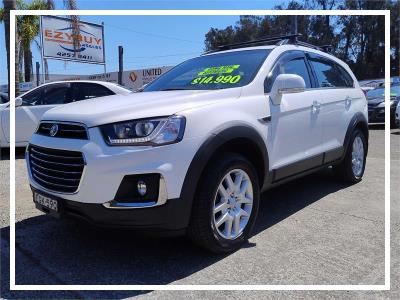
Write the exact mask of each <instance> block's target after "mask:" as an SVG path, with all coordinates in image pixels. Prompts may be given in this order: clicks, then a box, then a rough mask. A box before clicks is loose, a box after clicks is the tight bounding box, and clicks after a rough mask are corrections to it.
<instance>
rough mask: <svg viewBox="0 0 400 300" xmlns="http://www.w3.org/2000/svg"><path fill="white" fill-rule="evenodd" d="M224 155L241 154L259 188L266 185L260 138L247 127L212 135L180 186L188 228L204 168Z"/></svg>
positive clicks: (266, 164)
mask: <svg viewBox="0 0 400 300" xmlns="http://www.w3.org/2000/svg"><path fill="white" fill-rule="evenodd" d="M227 152H233V153H238V154H241V155H243V156H244V157H246V158H247V159H248V160H249V161H250V162H251V163H252V164H253V166H254V168H255V169H256V171H257V175H258V177H259V183H260V188H262V187H263V185H264V183H265V182H266V181H267V178H268V170H269V158H268V152H267V148H266V145H265V142H264V140H263V138H262V137H261V135H260V134H259V133H258V132H257V131H256V130H255V129H253V128H252V127H250V126H247V125H236V126H230V127H229V128H225V129H222V130H220V131H219V132H218V133H214V134H212V135H211V136H210V137H209V138H208V139H207V140H206V141H205V142H204V143H203V144H202V145H201V147H200V148H199V149H198V151H197V152H196V154H195V155H194V157H193V159H192V162H191V163H190V165H189V168H188V171H187V172H186V176H185V179H184V182H183V186H182V190H181V196H180V198H181V199H182V200H183V202H184V205H185V208H186V210H185V211H186V213H185V216H184V217H185V218H187V220H186V224H189V220H190V215H191V209H192V203H193V199H194V196H195V193H196V189H197V187H198V184H199V183H200V180H201V178H202V175H203V173H204V171H205V169H206V167H207V165H208V164H209V163H210V162H211V161H212V160H213V159H214V158H215V157H217V156H218V155H220V154H221V153H227Z"/></svg>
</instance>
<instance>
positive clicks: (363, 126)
mask: <svg viewBox="0 0 400 300" xmlns="http://www.w3.org/2000/svg"><path fill="white" fill-rule="evenodd" d="M356 129H359V130H361V132H362V133H363V134H364V136H365V139H366V140H367V149H366V150H367V151H368V139H369V130H368V121H367V119H366V118H365V116H364V115H363V114H362V113H360V112H358V113H356V114H355V115H354V116H353V118H352V119H351V120H350V123H349V126H348V127H347V132H346V135H345V138H344V143H343V148H344V150H345V151H344V153H346V150H347V148H348V146H349V143H350V138H351V133H352V132H353V131H354V130H356Z"/></svg>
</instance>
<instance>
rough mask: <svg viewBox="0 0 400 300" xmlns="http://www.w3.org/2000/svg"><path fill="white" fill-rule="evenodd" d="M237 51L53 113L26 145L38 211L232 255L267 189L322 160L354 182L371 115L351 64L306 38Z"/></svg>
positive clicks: (208, 57) (357, 178)
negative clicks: (176, 237) (124, 93)
mask: <svg viewBox="0 0 400 300" xmlns="http://www.w3.org/2000/svg"><path fill="white" fill-rule="evenodd" d="M236 47H237V45H234V46H226V47H222V48H221V50H220V51H215V52H211V53H206V54H204V55H202V56H200V57H196V58H193V59H190V60H188V61H186V62H184V63H182V64H180V65H178V66H176V67H175V68H173V69H172V70H170V71H169V72H168V73H166V74H164V75H162V76H161V77H159V78H158V79H156V80H155V81H153V82H152V83H150V84H149V85H147V86H146V87H145V88H144V89H143V92H139V93H134V94H131V95H130V96H128V97H121V96H112V97H105V98H101V99H93V100H88V101H84V102H80V103H73V104H69V105H67V106H63V107H59V108H55V109H53V110H51V111H49V112H47V113H46V114H45V115H44V116H43V118H42V121H41V123H40V126H39V128H38V130H37V132H36V133H35V134H34V135H33V137H32V139H31V140H30V145H29V147H28V148H27V152H26V160H27V164H28V170H29V174H30V175H29V177H30V184H31V187H32V191H33V200H34V202H35V203H36V207H37V208H39V209H40V210H42V211H44V212H46V213H49V214H52V215H56V216H74V217H79V218H81V219H84V220H87V221H89V222H92V223H94V224H97V225H100V226H121V227H130V228H137V229H139V230H141V231H145V230H153V231H157V232H165V231H168V232H169V233H170V234H171V233H175V234H181V233H187V234H188V235H189V237H190V238H192V239H193V240H194V241H195V242H196V243H197V244H198V245H201V246H202V247H204V248H206V249H208V250H211V251H214V252H228V251H233V250H235V249H237V248H239V247H240V246H241V245H242V243H243V242H244V241H246V240H247V239H248V238H249V237H250V235H251V230H252V228H253V225H254V223H255V220H256V218H257V212H258V207H259V201H260V193H261V192H263V191H265V190H267V189H270V188H272V187H274V186H276V185H279V184H282V183H284V182H286V181H289V180H292V179H295V178H298V177H299V176H303V175H306V174H309V173H312V172H315V171H317V170H320V169H321V168H326V167H328V166H333V169H334V171H335V172H336V173H337V174H338V176H340V177H341V178H342V179H344V180H347V181H350V182H353V183H354V182H358V181H360V180H361V178H362V176H363V174H364V169H365V162H366V155H367V149H368V125H367V117H368V115H367V114H368V111H367V102H366V99H365V96H364V93H363V91H362V90H361V88H360V86H359V84H358V82H357V79H356V78H355V76H354V75H353V73H352V72H351V70H350V68H349V67H348V66H347V65H346V64H345V63H344V62H343V61H341V60H339V59H337V58H336V57H334V56H332V55H330V54H328V53H325V52H323V51H320V50H318V49H316V47H313V46H311V45H308V46H307V44H304V43H296V44H291V43H289V42H287V41H281V42H280V43H279V44H277V45H272V46H256V47H242V48H236Z"/></svg>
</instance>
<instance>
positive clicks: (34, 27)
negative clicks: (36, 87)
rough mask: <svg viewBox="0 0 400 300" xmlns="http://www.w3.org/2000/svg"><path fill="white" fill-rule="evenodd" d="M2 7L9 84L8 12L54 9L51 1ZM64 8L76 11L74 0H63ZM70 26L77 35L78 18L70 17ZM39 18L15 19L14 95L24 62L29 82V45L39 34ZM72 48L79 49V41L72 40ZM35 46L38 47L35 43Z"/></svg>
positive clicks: (16, 0)
mask: <svg viewBox="0 0 400 300" xmlns="http://www.w3.org/2000/svg"><path fill="white" fill-rule="evenodd" d="M3 4H4V7H3V8H0V23H1V22H4V26H5V39H6V50H7V68H8V83H10V59H9V58H10V35H9V33H10V30H9V27H10V10H15V9H49V10H50V9H54V8H55V4H54V1H53V0H34V1H33V2H31V3H30V4H25V3H24V1H23V0H3ZM64 7H65V8H66V9H68V10H75V9H77V5H76V1H75V0H64ZM70 19H71V25H72V27H73V28H74V29H73V34H74V36H78V34H79V17H78V16H70ZM39 30H40V28H39V18H38V17H37V16H19V17H18V18H17V30H16V33H15V34H16V39H15V42H16V48H15V50H16V54H15V87H16V94H18V93H19V82H20V72H19V71H20V66H21V62H22V61H23V62H24V71H25V72H24V73H25V81H30V79H31V78H30V77H31V73H32V52H31V48H30V47H31V43H32V42H36V40H35V38H36V36H37V35H38V34H39ZM73 42H74V48H75V49H78V48H79V40H78V39H74V40H73ZM36 44H37V45H39V44H38V43H37V42H36ZM44 67H45V70H46V73H47V74H48V71H47V69H48V67H47V61H45V66H44ZM8 86H9V88H8V89H9V92H10V84H9V85H8Z"/></svg>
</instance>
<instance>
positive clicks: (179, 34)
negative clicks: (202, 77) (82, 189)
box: [0, 0, 285, 84]
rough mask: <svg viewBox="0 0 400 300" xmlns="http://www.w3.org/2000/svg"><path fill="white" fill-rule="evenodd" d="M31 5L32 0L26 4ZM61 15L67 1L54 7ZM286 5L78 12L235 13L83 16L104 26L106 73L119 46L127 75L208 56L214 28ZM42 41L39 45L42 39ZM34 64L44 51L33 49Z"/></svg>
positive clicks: (161, 4) (80, 69)
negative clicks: (243, 14)
mask: <svg viewBox="0 0 400 300" xmlns="http://www.w3.org/2000/svg"><path fill="white" fill-rule="evenodd" d="M25 2H31V0H25ZM55 2H56V9H63V8H64V6H63V1H62V0H61V1H57V0H56V1H55ZM284 2H285V1H283V0H248V1H242V0H236V1H230V0H213V1H208V0H198V1H191V0H179V1H178V0H175V1H168V0H164V1H162V0H158V1H135V0H130V1H110V0H108V1H105V0H94V1H93V0H77V6H78V8H79V9H99V10H102V9H124V10H128V9H235V10H238V15H237V16H190V17H189V16H81V17H80V18H81V20H82V21H87V22H92V23H97V24H100V23H101V22H104V39H105V52H106V66H107V72H112V71H117V70H118V49H117V48H118V46H119V45H121V46H123V47H124V70H134V69H142V68H149V67H158V66H168V65H176V64H178V63H180V62H182V61H184V60H186V59H188V58H191V57H194V56H197V55H199V54H201V53H202V52H203V50H204V38H205V34H206V33H207V32H208V30H209V29H210V28H211V27H216V28H225V27H226V26H228V25H234V24H235V22H236V21H238V19H239V15H240V10H242V9H271V8H273V7H274V6H275V5H277V4H281V3H284ZM38 40H39V39H38ZM32 52H33V64H34V65H35V62H36V61H39V62H40V60H41V59H40V51H39V49H37V47H36V46H35V45H32ZM48 64H49V72H50V73H53V74H98V73H102V72H103V70H104V69H103V66H101V65H91V64H83V63H75V62H67V63H65V62H62V61H55V60H49V61H48ZM5 83H7V64H6V51H5V40H4V26H3V25H0V84H5Z"/></svg>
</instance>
